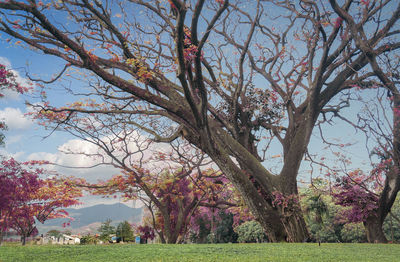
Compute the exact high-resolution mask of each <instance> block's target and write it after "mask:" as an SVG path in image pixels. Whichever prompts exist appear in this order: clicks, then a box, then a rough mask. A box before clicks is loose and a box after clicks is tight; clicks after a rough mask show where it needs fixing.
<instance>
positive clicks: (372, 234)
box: [364, 217, 388, 243]
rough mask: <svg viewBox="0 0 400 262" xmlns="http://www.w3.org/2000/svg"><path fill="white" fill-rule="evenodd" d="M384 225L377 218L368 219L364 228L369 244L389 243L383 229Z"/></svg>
mask: <svg viewBox="0 0 400 262" xmlns="http://www.w3.org/2000/svg"><path fill="white" fill-rule="evenodd" d="M382 225H383V223H381V222H380V221H379V219H377V217H375V219H374V218H372V217H371V218H368V219H367V220H366V221H365V222H364V227H365V230H366V232H367V239H368V242H369V243H387V242H388V240H387V238H386V236H385V234H384V233H383V229H382Z"/></svg>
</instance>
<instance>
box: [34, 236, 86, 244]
mask: <svg viewBox="0 0 400 262" xmlns="http://www.w3.org/2000/svg"><path fill="white" fill-rule="evenodd" d="M36 243H37V244H44V245H45V244H57V245H75V244H80V243H81V240H80V239H79V237H78V236H69V235H66V234H60V235H59V236H58V237H55V236H50V237H38V238H36Z"/></svg>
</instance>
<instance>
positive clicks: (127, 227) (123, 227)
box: [116, 221, 135, 242]
mask: <svg viewBox="0 0 400 262" xmlns="http://www.w3.org/2000/svg"><path fill="white" fill-rule="evenodd" d="M116 234H117V237H120V238H121V239H122V241H123V242H131V241H134V240H135V238H134V236H133V230H132V226H131V224H129V222H128V221H123V222H121V223H119V224H118V225H117V228H116Z"/></svg>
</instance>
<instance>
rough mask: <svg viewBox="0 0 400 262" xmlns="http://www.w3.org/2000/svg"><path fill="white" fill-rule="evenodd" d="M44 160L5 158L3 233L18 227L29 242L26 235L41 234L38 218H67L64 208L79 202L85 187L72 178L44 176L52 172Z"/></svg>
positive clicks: (0, 170)
mask: <svg viewBox="0 0 400 262" xmlns="http://www.w3.org/2000/svg"><path fill="white" fill-rule="evenodd" d="M43 164H46V162H43V161H29V162H24V163H20V162H18V161H16V160H15V159H12V158H11V159H8V160H3V161H2V163H1V167H0V182H1V183H0V197H1V199H2V201H1V203H0V232H1V233H2V232H5V231H7V230H9V229H13V230H15V231H16V232H17V233H18V234H19V235H20V236H21V241H22V244H23V245H25V241H26V238H27V237H29V236H34V235H35V234H37V233H38V231H37V228H36V226H35V225H36V221H39V222H41V223H44V222H45V221H46V220H48V219H53V218H59V217H67V216H68V213H67V212H66V211H65V210H64V208H66V207H69V206H71V205H76V204H78V203H79V202H78V200H77V198H78V197H80V196H82V193H81V190H80V189H78V188H74V187H72V186H71V185H72V184H75V183H76V181H74V183H72V180H71V179H68V178H63V179H59V178H56V177H53V178H43V176H44V175H46V174H48V172H47V171H46V170H45V169H43V168H42V167H40V165H43Z"/></svg>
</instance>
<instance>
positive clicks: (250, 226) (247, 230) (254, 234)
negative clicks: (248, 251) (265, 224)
mask: <svg viewBox="0 0 400 262" xmlns="http://www.w3.org/2000/svg"><path fill="white" fill-rule="evenodd" d="M235 230H236V233H237V234H238V239H237V240H238V242H239V243H262V242H264V241H265V240H266V239H267V237H266V235H265V233H264V230H263V228H262V226H261V225H260V223H258V222H257V221H254V220H253V221H247V222H244V223H243V224H241V225H239V226H238V227H236V228H235Z"/></svg>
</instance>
